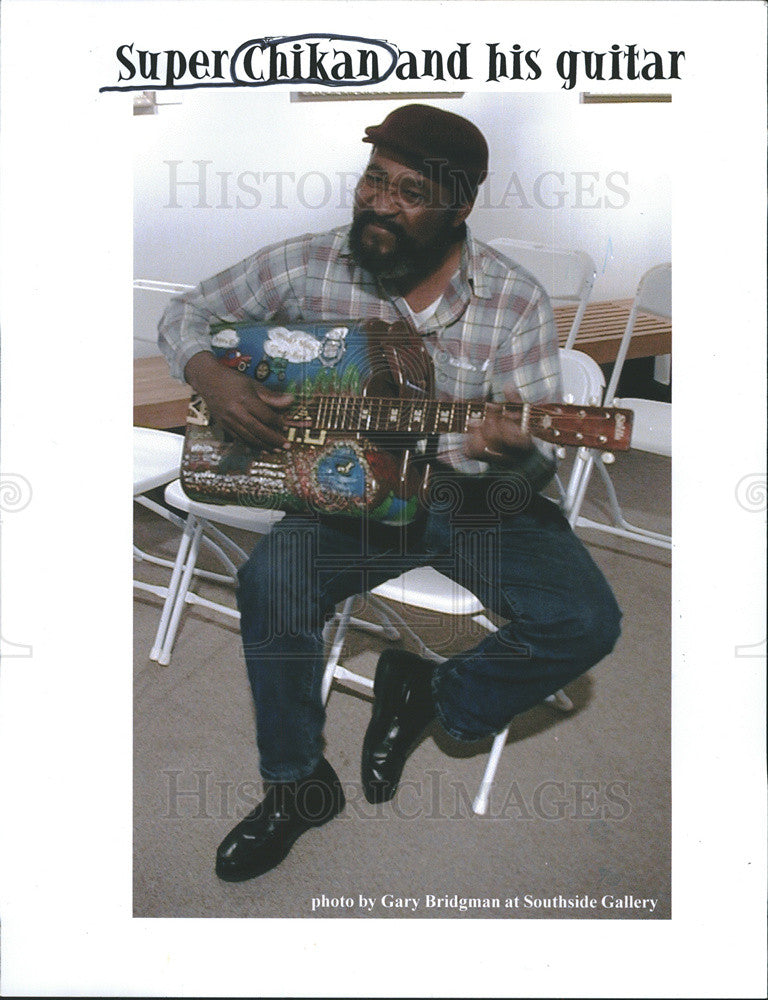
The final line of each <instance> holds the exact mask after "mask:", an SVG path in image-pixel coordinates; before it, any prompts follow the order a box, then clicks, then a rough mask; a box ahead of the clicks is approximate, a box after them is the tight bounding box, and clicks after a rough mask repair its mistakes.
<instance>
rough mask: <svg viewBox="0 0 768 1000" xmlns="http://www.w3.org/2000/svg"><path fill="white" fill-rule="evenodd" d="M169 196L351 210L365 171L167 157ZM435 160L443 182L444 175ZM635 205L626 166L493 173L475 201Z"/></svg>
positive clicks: (174, 201) (222, 204)
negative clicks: (230, 165) (226, 164)
mask: <svg viewBox="0 0 768 1000" xmlns="http://www.w3.org/2000/svg"><path fill="white" fill-rule="evenodd" d="M163 164H164V165H165V167H166V168H167V179H168V198H167V200H166V202H165V203H164V205H163V208H168V209H181V208H196V209H211V210H217V209H225V210H226V209H242V210H250V209H261V210H264V209H270V210H280V209H288V208H292V207H293V206H295V205H297V204H298V205H300V206H301V207H302V208H307V209H323V208H338V209H346V210H349V211H351V210H352V205H353V202H354V194H355V188H356V187H357V184H358V183H359V181H360V178H361V175H360V173H358V172H355V171H347V170H339V171H334V172H333V173H325V172H323V171H321V170H307V171H304V172H303V173H299V174H297V173H296V172H295V171H292V170H250V169H249V170H233V169H229V170H222V169H220V167H218V166H217V165H216V163H215V161H213V160H163ZM441 167H442V165H441V163H440V162H439V161H435V164H434V168H435V169H434V173H435V179H437V180H438V181H439V180H440V179H441V177H442V176H443V172H442V171H441ZM629 203H630V177H629V172H628V171H626V170H568V171H566V170H555V169H552V170H544V171H542V172H541V173H539V174H537V175H536V176H535V177H526V176H521V175H520V174H518V173H517V172H515V171H512V172H511V173H500V172H499V173H494V172H493V171H491V172H490V173H489V175H488V178H487V180H486V181H485V182H484V184H483V185H482V186H481V188H480V191H479V192H478V195H477V200H476V201H475V208H476V209H481V210H482V209H502V210H504V209H515V210H517V211H519V210H530V209H534V208H540V209H541V208H543V209H548V210H552V211H554V210H558V209H565V208H571V209H605V208H607V209H622V208H626V207H627V206H628V205H629Z"/></svg>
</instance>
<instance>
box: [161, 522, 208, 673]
mask: <svg viewBox="0 0 768 1000" xmlns="http://www.w3.org/2000/svg"><path fill="white" fill-rule="evenodd" d="M190 521H192V524H191V525H190V523H189V522H190ZM204 529H205V522H204V521H198V519H197V518H196V517H194V516H193V515H192V514H190V515H189V517H188V518H187V527H186V528H185V530H184V536H185V537H188V538H189V540H188V542H187V543H186V545H185V546H184V547H185V549H188V554H187V556H186V562H184V557H183V556H182V554H181V547H180V548H179V559H178V561H177V568H178V570H179V572H180V573H181V580H180V581H179V582H178V584H177V587H176V591H175V593H173V595H171V593H170V591H171V587H169V588H168V589H169V595H168V600H166V607H164V608H163V617H162V618H161V626H162V624H163V619H165V620H166V621H167V631H166V632H165V633H164V634H163V636H162V639H161V640H160V642H161V647H160V649H159V651H157V653H158V655H157V656H153V655H151V654H150V655H151V658H152V659H153V660H157V662H158V663H159V664H160V665H161V666H163V667H167V666H168V664H169V663H170V662H171V651H172V650H173V644H174V642H175V640H176V632H177V630H178V627H179V619H180V618H181V612H182V610H183V608H184V604H185V601H186V596H187V591H188V590H189V585H190V582H191V580H192V573H193V572H194V569H195V563H196V562H197V554H198V552H199V550H200V539H201V537H202V534H203V531H204ZM182 545H184V539H182ZM182 566H183V567H184V568H183V572H181V567H182ZM177 568H174V574H176V572H177ZM168 607H170V611H169V615H170V617H169V618H166V610H167V608H168ZM158 634H160V628H158ZM155 652H156V650H155V649H153V650H152V653H155Z"/></svg>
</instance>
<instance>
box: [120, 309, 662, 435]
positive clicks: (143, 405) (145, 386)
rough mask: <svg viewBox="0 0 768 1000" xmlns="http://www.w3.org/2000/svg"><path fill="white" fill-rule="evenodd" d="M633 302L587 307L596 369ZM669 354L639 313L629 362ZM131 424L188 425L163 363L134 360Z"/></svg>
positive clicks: (612, 348)
mask: <svg viewBox="0 0 768 1000" xmlns="http://www.w3.org/2000/svg"><path fill="white" fill-rule="evenodd" d="M631 308H632V299H612V300H610V301H608V302H590V303H589V304H588V305H587V308H586V310H585V311H584V316H583V317H582V320H581V326H580V327H579V334H578V336H577V337H576V343H575V345H574V346H575V347H576V348H578V350H580V351H584V353H585V354H589V355H590V357H592V358H594V359H595V361H597V363H598V364H601V365H604V364H610V363H611V362H613V361H615V360H616V352H617V351H618V349H619V343H620V342H621V337H622V335H623V333H624V328H625V327H626V325H627V319H628V317H629V311H630V309H631ZM554 313H555V322H556V323H557V332H558V336H559V338H560V343H561V344H564V343H565V340H566V337H567V336H568V333H569V331H570V329H571V323H572V322H573V317H574V315H575V313H576V306H575V305H573V306H570V305H569V306H557V307H556V308H555V310H554ZM671 353H672V323H671V322H670V321H669V320H664V319H659V317H658V316H650V315H649V314H648V313H638V316H637V321H636V323H635V330H634V333H633V335H632V340H631V342H630V345H629V351H628V353H627V357H628V358H648V357H655V356H657V355H660V354H671ZM133 386H134V389H133V392H134V397H133V422H134V424H135V426H137V427H157V428H160V429H167V428H168V427H183V426H184V424H185V423H186V421H187V404H188V402H189V395H190V389H189V386H186V385H183V384H182V383H181V382H178V381H177V380H176V379H175V378H171V375H170V373H169V371H168V362H167V361H166V360H165V358H162V357H155V358H137V359H136V360H135V361H134V363H133Z"/></svg>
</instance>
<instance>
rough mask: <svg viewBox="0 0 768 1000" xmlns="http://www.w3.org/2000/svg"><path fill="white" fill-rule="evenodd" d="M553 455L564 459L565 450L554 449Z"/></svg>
mask: <svg viewBox="0 0 768 1000" xmlns="http://www.w3.org/2000/svg"><path fill="white" fill-rule="evenodd" d="M555 455H556V456H557V457H558V458H565V456H566V451H565V448H555Z"/></svg>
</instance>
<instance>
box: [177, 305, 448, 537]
mask: <svg viewBox="0 0 768 1000" xmlns="http://www.w3.org/2000/svg"><path fill="white" fill-rule="evenodd" d="M289 327H290V328H289V329H287V328H286V327H283V326H279V325H278V324H275V323H271V324H268V325H264V324H233V325H230V326H227V327H224V328H221V329H218V330H217V331H216V332H215V333H214V336H213V341H212V343H213V349H214V354H215V355H216V356H217V357H218V359H219V361H220V362H221V363H222V364H224V365H227V366H228V367H232V368H234V369H236V370H239V371H240V372H242V373H243V374H246V375H247V376H249V377H252V378H254V379H255V380H256V382H257V383H258V384H259V385H263V386H265V387H266V388H268V389H272V390H274V391H276V392H291V393H293V394H294V395H295V397H296V404H295V406H294V407H293V408H292V415H293V418H294V421H295V424H296V426H294V427H292V428H291V429H290V432H289V438H290V439H291V440H292V442H293V446H292V448H291V449H290V451H285V450H279V451H262V452H258V451H256V450H255V449H252V448H250V447H248V446H246V445H244V444H242V443H239V442H237V441H235V440H233V439H232V438H231V437H230V436H229V435H228V434H226V433H225V432H224V430H223V429H222V428H220V427H217V426H216V425H215V424H212V423H211V422H210V418H209V415H208V412H207V408H206V406H205V404H204V402H203V401H202V400H201V399H200V398H199V397H197V398H195V399H193V400H192V403H191V405H190V414H189V419H188V423H187V434H186V441H185V447H184V455H183V459H182V469H181V482H182V486H183V488H184V491H185V493H186V494H187V495H188V496H189V497H190V498H192V499H194V500H199V501H203V502H206V503H237V504H243V505H248V506H256V507H270V508H274V509H278V510H287V511H296V512H313V511H314V512H322V513H325V514H339V515H345V516H351V517H361V516H363V515H366V516H368V517H370V518H372V519H373V520H376V521H380V522H382V523H384V524H402V523H407V522H409V521H411V520H413V518H414V517H415V516H416V513H417V511H418V508H419V499H418V498H419V493H420V491H421V490H422V489H423V487H424V485H425V481H426V477H427V476H428V472H429V466H428V462H427V461H426V451H425V449H424V448H423V446H422V447H421V449H420V454H418V455H416V454H414V450H415V447H416V438H415V437H414V435H412V434H397V435H391V434H389V435H387V436H386V439H385V438H384V437H383V436H382V435H381V434H376V433H369V434H366V433H364V432H362V431H359V430H357V429H355V430H349V429H344V422H343V418H344V410H345V405H346V408H347V409H349V407H350V406H353V405H358V406H359V404H360V401H361V400H364V399H366V398H367V397H369V396H370V397H371V398H373V399H377V400H380V399H403V400H406V399H408V400H426V399H429V398H430V397H431V395H432V366H431V362H430V360H429V357H428V355H427V354H426V352H425V351H424V349H423V347H422V345H421V343H420V342H419V341H418V340H417V339H416V338H415V337H414V335H413V334H412V332H411V331H410V330H409V329H408V327H407V326H406V325H405V324H394V325H393V326H389V325H387V324H386V323H383V322H381V321H377V320H369V321H355V322H350V321H339V322H337V323H301V324H297V323H291V324H289ZM320 399H324V400H326V401H327V406H326V411H327V412H326V420H325V423H326V424H327V426H326V427H325V428H322V429H318V427H317V426H308V420H307V418H306V417H305V416H304V414H306V412H307V411H306V406H307V405H308V404H310V403H314V405H315V406H316V405H317V400H320ZM334 425H335V427H334ZM421 438H422V441H424V440H425V439H426V435H421Z"/></svg>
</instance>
